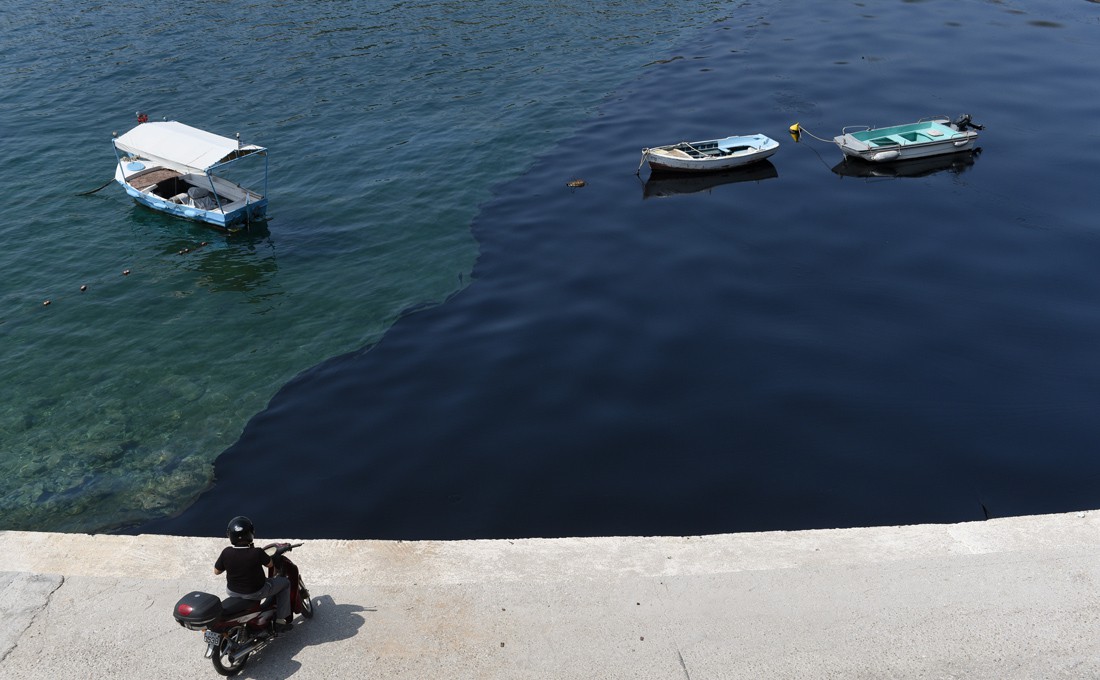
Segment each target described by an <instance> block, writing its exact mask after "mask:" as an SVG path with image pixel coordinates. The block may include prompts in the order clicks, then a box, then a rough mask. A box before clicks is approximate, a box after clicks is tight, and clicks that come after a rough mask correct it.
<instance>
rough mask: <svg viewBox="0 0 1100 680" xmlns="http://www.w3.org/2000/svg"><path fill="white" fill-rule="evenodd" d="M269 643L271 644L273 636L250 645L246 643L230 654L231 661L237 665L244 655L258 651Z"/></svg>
mask: <svg viewBox="0 0 1100 680" xmlns="http://www.w3.org/2000/svg"><path fill="white" fill-rule="evenodd" d="M269 644H271V638H267V639H264V640H260V641H259V642H253V643H252V644H250V645H245V646H244V647H241V648H240V649H238V650H237V651H235V652H233V653H231V654H230V655H229V663H231V664H234V665H235V664H236V663H237V662H238V661H240V660H241V659H242V658H243V657H246V656H248V655H249V654H251V653H252V652H258V651H260V650H261V649H263V648H264V647H266V646H268V645H269Z"/></svg>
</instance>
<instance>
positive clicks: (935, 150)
mask: <svg viewBox="0 0 1100 680" xmlns="http://www.w3.org/2000/svg"><path fill="white" fill-rule="evenodd" d="M855 127H858V128H861V129H858V130H854V131H850V130H853V128H855ZM853 128H844V129H843V130H841V134H839V135H837V136H836V137H834V138H833V142H835V143H836V145H837V146H838V147H840V150H841V151H842V152H844V155H845V156H851V157H853V158H861V159H863V160H865V161H870V162H872V163H884V162H889V161H904V160H908V159H912V158H925V157H927V156H938V155H940V154H949V153H958V152H959V151H969V150H970V149H973V148H974V144H975V142H977V140H978V133H977V132H975V130H982V129H984V128H983V126H981V125H978V124H977V123H973V122H971V120H970V116H969V115H963V116H960V117H959V118H958V119H957V120H956V121H954V122H951V121H950V119H948V118H946V117H941V118H931V119H922V120H919V121H917V122H916V123H908V124H906V125H894V126H891V127H884V128H872V127H868V126H866V125H862V126H853ZM971 128H973V129H971Z"/></svg>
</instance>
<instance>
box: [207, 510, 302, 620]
mask: <svg viewBox="0 0 1100 680" xmlns="http://www.w3.org/2000/svg"><path fill="white" fill-rule="evenodd" d="M254 530H255V528H254V527H253V526H252V520H250V519H248V518H247V517H240V516H239V517H234V518H233V519H232V520H230V522H229V527H228V528H227V529H226V535H227V536H228V537H229V542H230V543H231V544H232V545H230V546H228V547H226V548H225V549H223V550H222V554H221V555H219V556H218V561H217V562H215V563H214V574H215V575H219V574H221V573H223V572H224V573H225V590H226V592H228V593H229V596H230V597H243V598H244V599H246V600H263V599H265V598H268V597H271V596H273V595H274V596H275V603H276V609H275V617H276V618H275V627H276V629H277V630H287V629H289V628H290V617H291V616H293V614H291V611H290V581H289V580H287V579H286V578H285V577H283V576H274V577H272V578H266V577H265V576H264V571H263V570H264V567H271V566H272V558H271V556H270V555H268V554H267V553H266V552H264V551H263V549H261V548H257V547H255V546H254V545H253V543H252V541H253V538H254V536H253V533H254Z"/></svg>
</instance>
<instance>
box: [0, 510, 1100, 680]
mask: <svg viewBox="0 0 1100 680" xmlns="http://www.w3.org/2000/svg"><path fill="white" fill-rule="evenodd" d="M261 539H266V537H261ZM224 544H225V541H224V540H223V539H215V538H209V539H208V538H198V539H196V538H179V537H171V536H152V535H142V536H107V535H94V536H90V535H84V534H48V533H31V532H17V531H6V532H0V678H3V679H4V680H9V679H11V680H16V679H24V678H26V679H33V680H39V679H45V678H119V679H124V678H196V677H217V676H216V674H215V672H214V668H213V666H212V665H211V663H210V662H209V661H208V660H206V659H204V658H203V652H204V651H205V646H204V644H203V642H202V639H201V636H200V635H199V633H196V632H192V631H188V630H184V629H183V628H180V627H179V626H177V625H176V623H175V622H174V621H173V619H172V616H171V609H172V606H173V605H174V604H175V602H176V600H177V599H179V597H181V596H182V595H184V594H185V593H187V592H189V591H191V590H205V591H208V592H215V593H218V594H221V593H222V589H223V586H224V581H223V579H222V578H220V577H215V576H214V575H213V572H212V563H213V561H214V559H215V557H216V556H217V553H218V552H219V551H220V549H221V547H222V546H223V545H224ZM292 558H293V559H294V560H295V562H296V563H297V564H298V565H299V566H300V567H301V569H302V574H303V577H304V578H305V580H306V583H307V584H308V586H309V588H310V590H311V592H312V595H313V598H314V601H315V603H316V608H317V615H316V617H315V618H314V619H313V620H311V621H298V622H297V624H296V627H295V629H294V630H293V631H291V632H289V633H288V634H286V636H284V637H282V638H280V639H279V640H277V641H276V643H275V644H273V645H272V646H271V647H269V648H267V649H266V650H264V651H262V652H261V653H260V654H257V655H253V657H252V658H251V659H250V660H249V662H248V665H247V666H246V667H245V669H244V671H243V673H242V674H241V675H240V677H243V678H291V677H293V678H296V679H297V680H311V679H313V678H364V677H377V678H418V679H429V680H434V679H437V678H439V679H442V678H448V679H452V678H484V679H490V680H497V679H500V680H504V679H508V680H515V679H522V678H555V679H557V678H577V679H590V678H624V679H626V678H630V679H635V678H641V679H648V678H655V679H669V680H680V679H683V680H716V679H720V678H721V679H725V678H967V679H976V678H998V679H1004V678H1100V635H1098V634H1097V632H1098V623H1100V622H1098V619H1100V588H1098V585H1100V512H1095V511H1090V512H1080V513H1069V514H1062V515H1045V516H1037V517H1019V518H1007V519H994V520H989V521H984V522H971V523H964V524H952V525H924V526H909V527H880V528H867V529H840V530H825V531H800V532H769V533H754V534H728V535H720V536H701V537H653V538H569V539H552V540H551V539H526V540H493V541H453V542H436V541H410V542H401V541H332V540H312V541H307V542H306V544H305V545H304V546H303V547H302V548H300V549H297V550H295V551H294V553H293V555H292Z"/></svg>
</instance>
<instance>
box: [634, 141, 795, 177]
mask: <svg viewBox="0 0 1100 680" xmlns="http://www.w3.org/2000/svg"><path fill="white" fill-rule="evenodd" d="M777 149H779V142H777V141H775V140H774V139H771V138H770V137H766V136H764V135H761V134H756V135H736V136H733V137H726V138H724V139H709V140H706V141H702V142H680V143H679V144H668V145H666V146H656V147H653V148H651V149H642V164H644V163H646V162H648V163H649V167H650V169H651V170H655V171H664V172H713V171H715V170H729V169H731V168H739V167H741V166H743V165H748V164H750V163H756V162H758V161H762V160H764V159H765V158H767V157H768V156H771V155H772V154H773V153H775V152H776V150H777Z"/></svg>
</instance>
